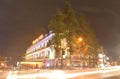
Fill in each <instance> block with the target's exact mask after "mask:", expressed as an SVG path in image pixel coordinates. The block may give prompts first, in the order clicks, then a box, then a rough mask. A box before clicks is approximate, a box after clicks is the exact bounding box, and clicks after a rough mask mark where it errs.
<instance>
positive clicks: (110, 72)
mask: <svg viewBox="0 0 120 79" xmlns="http://www.w3.org/2000/svg"><path fill="white" fill-rule="evenodd" d="M119 73H120V66H115V67H108V68H104V69H86V70H84V71H82V72H81V70H29V71H14V72H12V71H11V72H9V74H8V77H7V79H101V78H107V77H113V76H117V75H120V74H119Z"/></svg>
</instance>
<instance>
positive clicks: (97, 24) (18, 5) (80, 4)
mask: <svg viewBox="0 0 120 79" xmlns="http://www.w3.org/2000/svg"><path fill="white" fill-rule="evenodd" d="M70 2H71V4H72V7H73V8H74V9H75V11H76V13H77V15H79V14H80V13H81V12H82V13H84V14H85V15H86V17H87V20H88V23H89V26H90V27H91V28H93V30H94V32H95V33H96V36H97V38H98V40H99V41H100V43H101V44H102V45H103V46H104V47H105V48H106V49H107V50H108V51H109V53H110V54H114V55H120V53H119V51H120V0H70ZM64 3H65V0H0V54H1V55H3V56H13V57H20V56H22V55H23V54H24V53H25V50H26V49H27V48H28V47H29V46H30V45H31V42H32V41H33V40H34V39H35V38H36V37H38V36H39V35H40V34H42V33H46V31H47V26H48V23H49V21H50V18H51V17H53V15H54V14H55V13H56V9H59V8H61V9H62V8H63V7H64Z"/></svg>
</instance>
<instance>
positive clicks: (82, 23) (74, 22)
mask: <svg viewBox="0 0 120 79" xmlns="http://www.w3.org/2000/svg"><path fill="white" fill-rule="evenodd" d="M49 29H50V30H51V31H52V32H53V33H55V35H54V37H53V39H52V40H51V42H52V44H54V48H55V51H56V53H55V56H56V58H58V57H60V56H61V53H60V52H61V39H63V38H65V39H66V40H67V46H68V48H69V50H68V52H69V54H70V56H69V57H70V64H71V63H72V61H71V56H72V55H73V54H74V53H75V52H76V50H77V48H81V46H82V50H80V49H79V50H80V51H82V52H83V50H84V53H85V54H87V53H89V54H96V52H97V51H96V50H97V48H98V47H99V44H98V42H97V40H96V37H95V34H94V32H93V31H92V30H91V28H90V27H89V26H88V23H87V22H86V18H85V16H84V15H83V14H82V15H80V19H79V20H78V18H77V17H76V14H75V11H74V9H73V8H72V7H71V4H70V3H69V2H66V4H65V8H64V9H63V10H57V13H56V15H55V16H54V17H53V18H52V19H51V20H50V23H49ZM79 37H82V38H84V41H83V43H82V44H81V45H80V46H79V45H78V44H77V43H76V41H77V40H78V38H79ZM78 53H80V52H78Z"/></svg>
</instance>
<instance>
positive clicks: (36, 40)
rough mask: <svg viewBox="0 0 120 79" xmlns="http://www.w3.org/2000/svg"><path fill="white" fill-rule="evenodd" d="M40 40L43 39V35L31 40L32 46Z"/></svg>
mask: <svg viewBox="0 0 120 79" xmlns="http://www.w3.org/2000/svg"><path fill="white" fill-rule="evenodd" d="M42 38H43V34H42V35H40V36H39V37H38V38H37V39H35V40H33V42H32V44H35V43H36V42H38V41H39V40H40V39H42Z"/></svg>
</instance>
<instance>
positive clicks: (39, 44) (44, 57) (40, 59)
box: [21, 32, 54, 68]
mask: <svg viewBox="0 0 120 79" xmlns="http://www.w3.org/2000/svg"><path fill="white" fill-rule="evenodd" d="M52 36H53V33H52V32H49V34H48V35H47V34H46V35H45V36H43V35H40V36H39V37H38V38H37V39H35V40H34V41H33V42H32V45H31V46H30V47H29V48H28V49H27V50H26V55H25V60H26V61H25V62H21V64H29V65H31V64H34V65H33V66H34V67H35V66H37V67H40V68H41V67H43V66H50V67H52V66H53V59H54V49H52V48H51V47H49V46H47V44H48V42H49V41H50V40H51V39H52Z"/></svg>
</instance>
